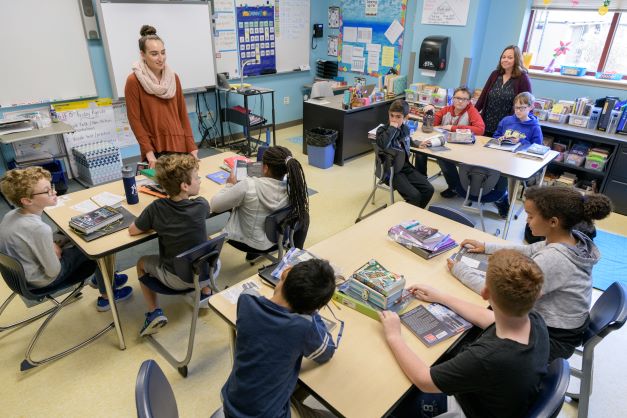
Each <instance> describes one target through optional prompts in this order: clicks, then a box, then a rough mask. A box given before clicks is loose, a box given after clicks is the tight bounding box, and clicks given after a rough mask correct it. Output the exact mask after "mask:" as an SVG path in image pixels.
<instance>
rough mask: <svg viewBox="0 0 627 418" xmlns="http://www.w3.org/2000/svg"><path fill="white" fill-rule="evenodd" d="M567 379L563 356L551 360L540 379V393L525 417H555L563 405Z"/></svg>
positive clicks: (568, 376) (566, 366) (565, 363)
mask: <svg viewBox="0 0 627 418" xmlns="http://www.w3.org/2000/svg"><path fill="white" fill-rule="evenodd" d="M569 380H570V369H569V367H568V362H567V361H566V360H564V359H563V358H557V359H555V360H553V361H552V362H551V364H550V365H549V368H548V371H547V374H546V375H545V376H544V378H543V379H542V384H541V387H540V393H538V397H537V398H536V401H535V403H534V404H533V406H532V407H531V409H530V410H529V411H528V412H527V415H525V418H555V417H556V416H557V415H558V414H559V412H560V410H561V409H562V405H564V398H565V397H566V389H568V381H569Z"/></svg>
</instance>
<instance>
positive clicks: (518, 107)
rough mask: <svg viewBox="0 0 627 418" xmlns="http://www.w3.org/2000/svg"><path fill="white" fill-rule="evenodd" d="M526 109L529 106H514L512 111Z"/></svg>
mask: <svg viewBox="0 0 627 418" xmlns="http://www.w3.org/2000/svg"><path fill="white" fill-rule="evenodd" d="M527 109H529V106H527V105H524V106H514V110H518V111H521V110H527Z"/></svg>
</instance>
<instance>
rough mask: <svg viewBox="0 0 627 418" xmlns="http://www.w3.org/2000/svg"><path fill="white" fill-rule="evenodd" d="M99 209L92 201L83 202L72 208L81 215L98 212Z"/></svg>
mask: <svg viewBox="0 0 627 418" xmlns="http://www.w3.org/2000/svg"><path fill="white" fill-rule="evenodd" d="M98 208H99V206H98V205H97V204H95V203H94V202H92V201H91V200H83V201H82V202H79V203H77V204H75V205H74V206H72V209H74V210H75V211H77V212H80V213H87V212H91V211H92V210H96V209H98Z"/></svg>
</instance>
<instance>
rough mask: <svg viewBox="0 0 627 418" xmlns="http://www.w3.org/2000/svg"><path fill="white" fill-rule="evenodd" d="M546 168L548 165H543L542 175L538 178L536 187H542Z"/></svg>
mask: <svg viewBox="0 0 627 418" xmlns="http://www.w3.org/2000/svg"><path fill="white" fill-rule="evenodd" d="M547 167H548V165H545V166H544V168H543V169H542V175H541V176H540V181H539V182H538V186H542V184H543V183H544V175H545V174H546V168H547Z"/></svg>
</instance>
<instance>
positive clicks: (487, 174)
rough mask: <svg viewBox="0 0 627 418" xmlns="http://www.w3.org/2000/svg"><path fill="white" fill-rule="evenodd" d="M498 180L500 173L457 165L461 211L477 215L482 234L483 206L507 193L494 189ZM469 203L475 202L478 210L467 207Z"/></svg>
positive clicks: (474, 166) (483, 228) (472, 166)
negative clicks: (462, 199) (461, 198)
mask: <svg viewBox="0 0 627 418" xmlns="http://www.w3.org/2000/svg"><path fill="white" fill-rule="evenodd" d="M500 178H501V173H500V172H499V171H497V170H492V169H490V168H486V167H480V166H476V165H469V164H460V165H459V182H460V184H459V185H458V190H457V193H458V194H459V195H460V196H465V198H464V203H463V204H462V209H463V210H468V211H472V212H478V213H479V218H480V219H481V229H482V230H483V231H484V232H485V223H484V221H483V204H484V203H490V202H496V201H497V200H499V199H501V198H502V197H503V196H505V193H506V192H507V190H495V189H494V188H495V187H496V184H497V183H498V182H499V179H500ZM470 202H477V206H478V208H474V207H470V206H468V204H469V203H470ZM497 235H498V234H497Z"/></svg>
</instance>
